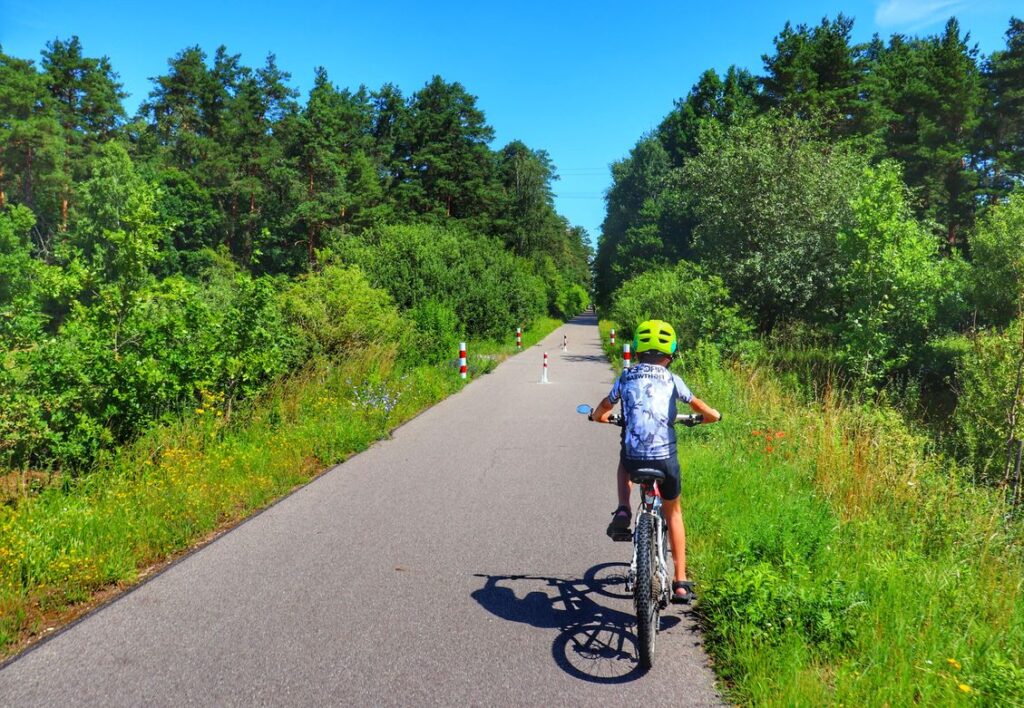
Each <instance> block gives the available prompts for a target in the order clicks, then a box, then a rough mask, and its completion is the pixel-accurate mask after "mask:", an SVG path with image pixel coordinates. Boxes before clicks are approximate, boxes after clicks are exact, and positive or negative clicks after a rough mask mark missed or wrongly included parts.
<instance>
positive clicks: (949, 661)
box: [946, 659, 960, 671]
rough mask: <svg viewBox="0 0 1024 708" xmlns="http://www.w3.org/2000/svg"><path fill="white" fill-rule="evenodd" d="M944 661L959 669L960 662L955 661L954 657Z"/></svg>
mask: <svg viewBox="0 0 1024 708" xmlns="http://www.w3.org/2000/svg"><path fill="white" fill-rule="evenodd" d="M946 663H947V664H949V665H950V666H952V667H953V668H954V669H956V670H957V671H959V670H960V662H959V661H957V660H956V659H946Z"/></svg>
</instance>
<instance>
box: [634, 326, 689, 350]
mask: <svg viewBox="0 0 1024 708" xmlns="http://www.w3.org/2000/svg"><path fill="white" fill-rule="evenodd" d="M678 346H679V342H678V341H676V331H675V330H674V329H672V325H670V324H669V323H668V322H664V321H662V320H645V321H643V322H641V323H640V324H639V325H638V326H637V328H636V334H635V335H633V351H634V352H636V353H637V354H642V353H643V352H648V351H651V350H654V351H659V352H661V353H662V354H665V355H667V356H672V355H673V354H675V353H676V347H678Z"/></svg>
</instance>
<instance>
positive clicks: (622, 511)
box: [605, 506, 633, 541]
mask: <svg viewBox="0 0 1024 708" xmlns="http://www.w3.org/2000/svg"><path fill="white" fill-rule="evenodd" d="M632 520H633V514H632V513H631V512H630V511H629V507H628V506H620V507H619V508H618V509H616V510H615V511H613V512H612V521H611V523H610V524H608V530H607V531H606V532H605V533H607V534H608V535H609V536H611V538H612V540H613V541H631V540H632V539H633V536H632V534H630V533H629V524H630V522H631V521H632Z"/></svg>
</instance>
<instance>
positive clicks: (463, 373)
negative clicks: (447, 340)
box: [459, 342, 466, 379]
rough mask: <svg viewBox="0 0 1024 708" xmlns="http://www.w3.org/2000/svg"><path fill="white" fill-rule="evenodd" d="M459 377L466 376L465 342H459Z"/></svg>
mask: <svg viewBox="0 0 1024 708" xmlns="http://www.w3.org/2000/svg"><path fill="white" fill-rule="evenodd" d="M459 378H462V379H464V378H466V343H465V342H459Z"/></svg>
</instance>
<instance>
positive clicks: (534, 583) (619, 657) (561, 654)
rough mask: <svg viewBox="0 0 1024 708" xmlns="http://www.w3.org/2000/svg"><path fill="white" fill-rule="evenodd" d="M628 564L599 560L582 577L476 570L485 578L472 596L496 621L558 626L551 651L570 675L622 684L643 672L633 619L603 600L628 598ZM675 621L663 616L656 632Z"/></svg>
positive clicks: (677, 620) (677, 619) (594, 681)
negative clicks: (489, 572) (509, 573)
mask: <svg viewBox="0 0 1024 708" xmlns="http://www.w3.org/2000/svg"><path fill="white" fill-rule="evenodd" d="M627 568H628V566H627V565H626V564H624V563H602V564H600V565H595V566H594V567H593V568H591V569H590V570H588V571H587V572H586V573H585V574H584V576H583V578H556V577H545V576H536V575H482V574H477V576H476V577H480V578H486V579H487V581H486V583H485V584H484V586H483V587H482V588H480V589H479V590H475V591H473V593H472V597H473V599H474V600H476V601H477V602H478V603H480V605H481V606H482V607H483V608H484V609H486V610H487V611H488V612H490V613H491V614H493V615H495V616H497V617H500V618H501V619H504V620H508V621H510V622H522V623H525V624H528V625H530V626H533V627H538V628H542V629H557V630H559V634H558V636H557V637H555V640H554V642H553V643H552V645H551V651H552V655H553V657H554V660H555V663H556V664H558V666H559V667H560V668H561V669H562V670H563V671H565V672H566V673H568V674H569V675H571V676H574V677H576V678H579V679H582V680H584V681H590V682H592V683H604V684H614V683H626V682H629V681H633V680H635V679H637V678H640V677H641V676H642V675H643V674H644V673H645V670H644V669H643V668H642V667H641V666H640V664H639V661H638V660H637V646H636V634H635V632H634V629H635V627H636V617H635V616H634V615H632V614H630V613H628V612H622V611H620V610H617V609H614V608H612V607H609V606H608V605H607V604H605V603H607V602H608V600H609V599H616V600H621V599H629V598H631V597H632V595H631V594H628V593H626V590H625V574H626V570H627ZM679 621H680V620H679V618H678V617H673V616H662V618H661V630H662V631H664V630H666V629H669V628H670V627H673V626H675V625H677V624H678V623H679Z"/></svg>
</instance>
